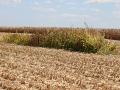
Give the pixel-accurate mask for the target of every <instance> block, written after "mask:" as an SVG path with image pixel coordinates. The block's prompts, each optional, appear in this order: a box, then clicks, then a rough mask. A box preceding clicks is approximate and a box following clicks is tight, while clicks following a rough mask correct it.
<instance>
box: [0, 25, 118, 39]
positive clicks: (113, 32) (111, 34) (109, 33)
mask: <svg viewBox="0 0 120 90" xmlns="http://www.w3.org/2000/svg"><path fill="white" fill-rule="evenodd" d="M46 30H78V31H79V30H85V28H59V27H58V28H57V27H36V28H35V27H19V28H15V27H8V28H7V27H0V32H7V33H16V32H17V33H38V32H39V33H41V32H43V31H46ZM89 30H90V31H91V32H95V31H96V30H98V31H100V32H101V33H103V34H104V35H105V38H106V39H112V40H120V29H99V28H89Z"/></svg>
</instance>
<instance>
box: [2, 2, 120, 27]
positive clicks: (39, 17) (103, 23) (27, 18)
mask: <svg viewBox="0 0 120 90" xmlns="http://www.w3.org/2000/svg"><path fill="white" fill-rule="evenodd" d="M85 23H86V24H87V25H88V26H89V27H93V28H94V27H95V28H120V0H0V26H33V27H36V26H37V27H39V26H47V27H86V25H85Z"/></svg>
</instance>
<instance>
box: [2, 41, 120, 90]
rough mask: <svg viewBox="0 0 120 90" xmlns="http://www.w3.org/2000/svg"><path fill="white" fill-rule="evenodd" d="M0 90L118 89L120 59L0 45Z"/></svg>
mask: <svg viewBox="0 0 120 90" xmlns="http://www.w3.org/2000/svg"><path fill="white" fill-rule="evenodd" d="M0 90H120V56H119V55H96V54H84V53H78V52H69V51H65V50H56V49H48V48H41V47H29V46H19V45H13V44H6V43H0Z"/></svg>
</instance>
